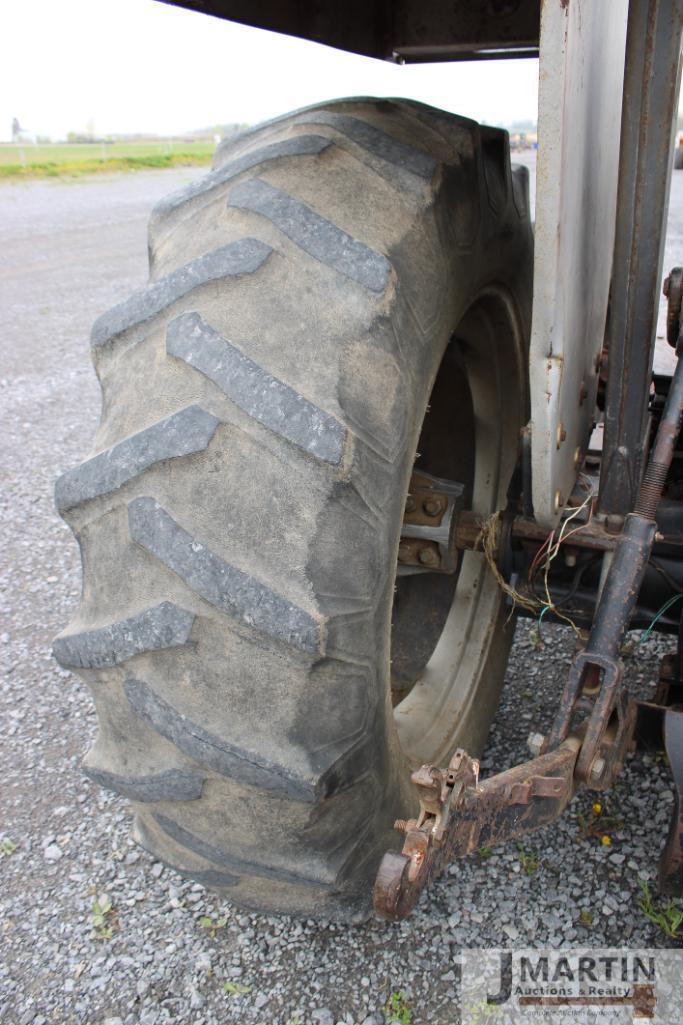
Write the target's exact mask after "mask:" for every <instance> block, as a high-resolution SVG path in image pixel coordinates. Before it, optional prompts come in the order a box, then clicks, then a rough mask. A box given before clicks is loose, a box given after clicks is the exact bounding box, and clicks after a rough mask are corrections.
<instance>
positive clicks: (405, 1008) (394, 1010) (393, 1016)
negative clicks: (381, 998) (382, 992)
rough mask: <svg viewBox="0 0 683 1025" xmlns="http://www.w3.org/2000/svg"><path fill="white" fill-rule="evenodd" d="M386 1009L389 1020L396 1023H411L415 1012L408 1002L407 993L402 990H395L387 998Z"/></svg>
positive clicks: (404, 1024) (396, 1024)
mask: <svg viewBox="0 0 683 1025" xmlns="http://www.w3.org/2000/svg"><path fill="white" fill-rule="evenodd" d="M384 1010H385V1012H386V1016H387V1021H388V1022H389V1023H390V1025H391V1023H395V1025H411V1022H412V1020H413V1012H412V1010H411V1009H410V1004H409V1003H408V1002H407V999H406V995H405V993H403V992H402V991H401V990H398V991H395V992H393V993H392V994H391V996H390V997H389V999H388V1000H387V1002H386V1004H385V1006H384Z"/></svg>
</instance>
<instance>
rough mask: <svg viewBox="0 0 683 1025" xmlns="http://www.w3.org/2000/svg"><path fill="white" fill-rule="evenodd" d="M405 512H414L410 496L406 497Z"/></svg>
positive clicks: (412, 500)
mask: <svg viewBox="0 0 683 1025" xmlns="http://www.w3.org/2000/svg"><path fill="white" fill-rule="evenodd" d="M406 512H407V513H411V512H415V499H414V498H413V496H412V495H408V497H407V498H406Z"/></svg>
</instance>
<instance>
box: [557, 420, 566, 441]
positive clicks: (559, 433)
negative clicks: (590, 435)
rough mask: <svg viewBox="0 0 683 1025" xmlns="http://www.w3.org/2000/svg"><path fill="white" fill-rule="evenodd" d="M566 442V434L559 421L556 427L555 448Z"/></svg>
mask: <svg viewBox="0 0 683 1025" xmlns="http://www.w3.org/2000/svg"><path fill="white" fill-rule="evenodd" d="M566 440H567V432H566V430H565V428H564V424H563V423H562V421H561V420H560V422H559V424H558V425H557V447H558V448H559V447H560V445H561V444H562V442H563V441H566Z"/></svg>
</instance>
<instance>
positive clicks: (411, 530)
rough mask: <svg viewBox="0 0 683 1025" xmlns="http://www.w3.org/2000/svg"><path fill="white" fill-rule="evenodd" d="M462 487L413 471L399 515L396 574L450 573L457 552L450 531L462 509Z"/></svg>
mask: <svg viewBox="0 0 683 1025" xmlns="http://www.w3.org/2000/svg"><path fill="white" fill-rule="evenodd" d="M464 495H465V485H464V484H461V483H459V482H458V481H453V480H443V479H442V478H441V477H432V476H431V474H429V473H424V472H422V471H421V470H420V471H417V470H415V471H413V475H412V477H411V478H410V489H409V491H408V498H407V500H406V507H405V511H404V514H403V526H402V528H401V541H400V544H399V549H398V573H399V575H400V576H405V575H407V574H413V573H453V572H455V570H456V569H457V567H458V559H459V552H458V551H457V550H456V547H455V545H454V544H453V537H452V534H453V530H454V526H455V523H456V521H457V517H458V513H459V512H460V510H461V509H462V506H463V502H464Z"/></svg>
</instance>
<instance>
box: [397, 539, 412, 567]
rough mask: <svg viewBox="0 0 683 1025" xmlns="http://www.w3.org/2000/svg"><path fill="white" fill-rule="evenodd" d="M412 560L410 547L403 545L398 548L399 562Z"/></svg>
mask: <svg viewBox="0 0 683 1025" xmlns="http://www.w3.org/2000/svg"><path fill="white" fill-rule="evenodd" d="M409 558H410V545H406V544H403V542H401V544H400V545H399V546H398V561H399V562H407V561H408V559H409Z"/></svg>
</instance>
